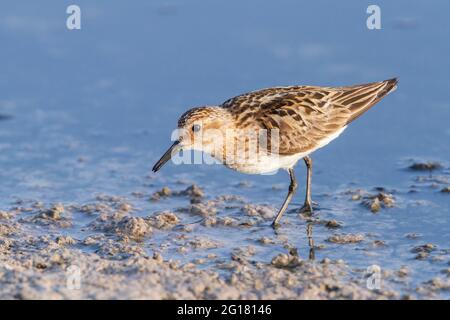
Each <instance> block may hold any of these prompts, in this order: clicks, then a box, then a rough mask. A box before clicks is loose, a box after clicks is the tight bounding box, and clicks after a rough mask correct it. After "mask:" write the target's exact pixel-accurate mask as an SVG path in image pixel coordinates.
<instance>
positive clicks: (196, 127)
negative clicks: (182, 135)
mask: <svg viewBox="0 0 450 320" xmlns="http://www.w3.org/2000/svg"><path fill="white" fill-rule="evenodd" d="M200 129H201V127H200V125H199V124H194V125H193V126H192V131H194V132H199V131H200Z"/></svg>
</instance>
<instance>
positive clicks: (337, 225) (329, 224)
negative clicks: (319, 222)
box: [325, 220, 342, 229]
mask: <svg viewBox="0 0 450 320" xmlns="http://www.w3.org/2000/svg"><path fill="white" fill-rule="evenodd" d="M341 226H342V224H341V223H339V222H337V221H336V220H329V221H327V223H326V224H325V227H327V228H330V229H335V228H340V227H341Z"/></svg>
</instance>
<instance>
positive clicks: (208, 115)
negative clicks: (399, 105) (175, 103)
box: [153, 79, 397, 226]
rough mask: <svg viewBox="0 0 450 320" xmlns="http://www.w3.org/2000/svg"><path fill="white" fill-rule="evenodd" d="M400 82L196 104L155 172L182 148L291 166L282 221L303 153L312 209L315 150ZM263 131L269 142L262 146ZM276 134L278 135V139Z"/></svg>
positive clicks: (258, 167) (254, 167)
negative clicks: (215, 104)
mask: <svg viewBox="0 0 450 320" xmlns="http://www.w3.org/2000/svg"><path fill="white" fill-rule="evenodd" d="M396 87H397V79H390V80H386V81H381V82H373V83H368V84H361V85H355V86H347V87H316V86H291V87H274V88H268V89H263V90H259V91H254V92H249V93H246V94H242V95H239V96H237V97H234V98H231V99H229V100H227V101H225V102H224V103H223V104H221V105H220V106H204V107H198V108H193V109H190V110H188V111H187V112H185V113H184V114H183V115H182V116H181V117H180V119H179V120H178V128H179V129H182V130H180V131H181V133H180V135H179V136H178V140H177V141H175V143H174V144H173V145H172V147H171V148H169V150H168V151H167V152H166V153H165V154H164V155H163V156H162V157H161V159H160V160H159V161H158V162H157V163H156V164H155V166H154V167H153V171H155V172H156V171H158V170H159V169H160V168H161V167H162V165H163V164H164V163H165V162H167V161H168V159H170V157H171V156H172V152H177V151H178V150H180V149H195V150H200V151H203V152H205V153H208V154H210V155H212V156H213V157H214V158H215V159H217V160H219V161H220V162H222V163H223V164H224V165H225V166H227V167H229V168H231V169H234V170H237V171H240V172H244V173H251V174H258V173H270V172H273V171H276V170H278V169H280V168H282V169H286V170H288V172H289V175H290V179H291V181H290V185H289V193H288V195H287V197H286V199H285V201H284V203H283V205H282V207H281V209H280V210H279V212H278V214H277V216H276V217H275V219H274V221H273V224H272V225H273V226H276V225H277V224H278V222H279V220H280V218H281V216H282V215H283V213H284V211H285V210H286V208H287V206H288V204H289V202H290V201H291V198H292V196H293V194H294V193H295V191H296V189H297V182H296V179H295V174H294V170H293V167H294V166H295V164H296V163H297V161H298V160H300V159H302V158H303V160H304V161H305V164H306V167H307V169H308V170H307V180H306V181H307V182H306V197H305V204H304V205H303V207H302V208H301V209H300V211H301V212H310V213H312V201H311V188H310V186H311V175H312V159H311V158H310V157H309V154H310V153H312V152H314V151H315V150H317V149H318V148H321V147H323V146H325V145H326V144H327V143H329V142H330V141H332V140H333V139H335V138H336V137H338V136H339V134H340V133H342V131H343V130H344V129H345V128H346V127H347V125H348V124H349V123H351V122H352V121H354V120H355V119H356V118H358V117H359V116H361V115H362V114H363V113H364V112H366V111H367V110H368V109H370V108H371V107H372V106H373V105H375V104H376V103H377V102H378V101H380V100H381V99H382V98H383V97H384V96H386V95H387V94H389V93H390V92H392V91H393V90H394V89H395V88H396ZM262 133H264V136H265V138H266V142H267V144H263V145H262V146H261V144H260V137H261V134H262ZM275 135H276V137H277V139H274V140H275V142H272V139H271V138H272V137H274V136H275ZM242 141H243V142H244V143H243V144H242ZM271 143H272V144H273V145H275V144H276V146H275V147H274V146H273V145H271ZM250 145H251V146H254V145H257V149H253V148H252V149H250V147H249V146H250ZM230 154H231V155H232V156H233V157H229V155H230ZM236 159H237V160H238V161H236ZM230 160H232V161H230Z"/></svg>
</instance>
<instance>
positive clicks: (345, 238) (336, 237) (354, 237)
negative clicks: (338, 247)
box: [327, 234, 364, 244]
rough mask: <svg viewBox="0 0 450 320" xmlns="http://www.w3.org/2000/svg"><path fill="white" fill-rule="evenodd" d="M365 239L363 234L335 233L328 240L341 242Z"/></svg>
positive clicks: (346, 242) (354, 241) (356, 241)
mask: <svg viewBox="0 0 450 320" xmlns="http://www.w3.org/2000/svg"><path fill="white" fill-rule="evenodd" d="M363 240H364V236H363V235H362V234H334V235H332V236H331V237H329V238H328V239H327V241H329V242H332V243H339V244H348V243H358V242H361V241H363Z"/></svg>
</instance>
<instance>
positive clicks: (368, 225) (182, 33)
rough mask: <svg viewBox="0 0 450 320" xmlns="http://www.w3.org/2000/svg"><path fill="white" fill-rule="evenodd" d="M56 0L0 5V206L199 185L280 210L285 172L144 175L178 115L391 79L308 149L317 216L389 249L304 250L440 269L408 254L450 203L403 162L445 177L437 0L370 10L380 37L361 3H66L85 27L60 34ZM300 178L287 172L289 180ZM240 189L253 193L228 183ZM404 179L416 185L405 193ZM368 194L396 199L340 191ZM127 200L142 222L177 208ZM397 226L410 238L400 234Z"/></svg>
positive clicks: (319, 234)
mask: <svg viewBox="0 0 450 320" xmlns="http://www.w3.org/2000/svg"><path fill="white" fill-rule="evenodd" d="M69 4H72V2H71V1H39V2H37V1H35V2H31V1H26V2H25V1H3V2H2V3H1V4H0V66H1V72H0V115H1V116H8V117H10V118H9V119H2V117H0V168H2V170H1V171H0V210H7V209H8V208H10V207H11V206H12V205H13V203H14V202H15V201H16V200H17V199H36V200H40V201H43V202H45V203H53V202H63V203H75V202H77V203H84V202H89V201H91V200H92V199H93V196H94V195H95V194H101V193H107V194H114V195H121V196H129V195H130V193H131V192H134V191H141V192H146V193H151V192H153V191H155V190H157V189H160V188H161V187H162V186H163V185H169V186H175V185H176V182H177V181H179V180H187V181H189V182H193V183H194V182H195V183H197V184H199V185H200V186H202V187H203V188H204V189H205V190H206V193H207V195H208V197H211V198H213V197H215V196H217V195H220V194H227V193H232V194H238V195H242V196H244V197H245V199H246V200H247V201H249V202H254V203H269V204H271V205H273V206H274V207H278V206H279V205H280V204H281V202H282V199H283V198H284V195H285V192H286V191H285V190H284V189H285V188H287V183H288V178H287V175H286V173H285V172H280V173H278V174H277V175H272V176H246V175H242V174H239V173H236V172H233V171H231V170H228V169H226V168H222V167H220V166H206V165H205V166H192V165H185V166H175V165H167V166H166V167H164V168H163V170H162V171H161V173H158V174H157V175H154V174H151V173H150V169H151V167H152V165H153V164H154V162H155V161H156V160H157V159H158V158H159V156H160V155H161V154H162V152H163V151H165V149H166V148H167V147H168V146H169V143H170V134H171V132H172V130H173V129H174V128H175V126H176V120H177V118H178V116H179V115H180V114H181V113H182V112H184V111H185V110H187V109H188V108H190V107H193V106H196V105H205V104H212V105H213V104H220V103H221V102H223V101H224V100H226V99H228V98H230V97H232V96H235V95H237V94H240V93H243V92H246V91H250V90H255V89H259V88H264V87H270V86H279V85H294V84H311V85H327V86H332V85H348V84H356V83H365V82H371V81H378V80H383V79H388V78H391V77H393V76H398V77H399V79H400V84H399V88H398V90H397V91H396V92H395V93H393V94H392V95H390V96H389V97H387V98H386V99H385V100H383V101H382V102H381V103H379V104H378V105H377V106H376V107H374V108H373V109H372V110H370V111H369V112H368V113H367V114H365V115H364V116H363V117H361V118H359V119H358V121H356V122H355V123H353V124H352V125H351V126H350V127H349V128H348V129H347V130H346V131H345V133H343V134H342V135H341V136H340V138H339V139H338V140H336V141H334V142H333V143H332V144H330V145H329V146H327V147H326V148H324V149H322V150H319V151H317V152H316V153H315V154H314V156H313V159H314V170H315V171H314V177H313V193H314V195H315V197H314V198H315V199H316V200H317V201H318V202H319V204H320V210H319V214H320V216H321V218H324V219H331V218H332V219H336V220H339V221H341V222H343V224H344V228H343V229H342V230H341V231H342V232H353V233H357V232H360V233H368V232H372V233H375V234H377V235H378V238H379V239H382V240H384V241H386V243H387V244H388V246H387V247H386V248H384V249H377V250H375V252H372V254H370V255H367V254H365V252H366V251H365V250H358V249H361V247H362V248H364V247H365V245H348V246H343V245H329V244H327V247H326V248H325V249H323V250H320V251H318V252H317V254H316V255H317V258H323V257H330V258H334V259H339V258H342V259H344V260H345V261H347V262H348V263H349V264H350V265H351V266H354V267H358V268H365V267H366V266H368V265H370V264H373V263H376V264H379V265H381V266H382V267H383V268H397V267H399V266H401V265H408V266H410V268H412V269H413V274H414V276H413V278H414V279H413V281H414V282H421V281H426V280H428V279H430V278H431V277H433V276H436V275H438V274H439V271H440V270H442V269H443V268H445V266H446V264H447V262H448V261H449V260H450V259H449V258H450V257H449V256H448V255H447V256H445V259H444V261H442V262H433V261H431V260H430V259H427V260H425V261H417V260H414V259H413V258H414V254H412V253H411V252H410V250H411V248H412V247H413V246H414V245H419V244H423V243H427V242H431V243H434V244H436V245H437V246H438V248H439V249H448V248H450V232H449V224H450V217H449V215H450V197H449V196H448V195H447V194H443V193H440V192H439V190H440V188H441V187H442V188H443V187H445V186H446V185H445V184H440V185H438V186H437V188H434V189H433V188H431V187H430V185H431V183H416V181H415V179H416V178H417V176H427V175H428V173H427V172H425V173H417V172H411V171H408V170H405V168H406V167H407V166H408V165H409V164H410V162H409V159H413V160H416V161H417V160H424V161H427V160H433V161H440V162H442V163H443V164H444V169H443V170H441V171H440V172H438V173H436V174H437V175H441V176H443V177H444V179H447V181H448V179H449V171H448V167H449V161H450V143H449V141H450V127H449V120H450V100H449V92H450V82H449V81H448V75H449V74H450V63H449V59H448V57H449V56H450V41H449V40H450V28H449V26H448V17H447V16H448V12H449V10H450V3H449V2H448V1H433V3H432V4H430V3H429V2H426V1H395V2H394V1H377V4H378V5H379V6H380V7H381V17H382V29H381V30H368V29H367V27H366V18H367V17H368V15H367V14H366V8H367V6H368V5H369V4H371V3H369V2H367V1H345V2H342V3H339V4H331V3H330V2H329V1H314V2H311V1H309V2H299V1H294V0H292V1H276V2H275V1H272V2H268V1H267V2H261V1H256V0H252V1H245V2H237V1H236V2H230V1H214V2H211V1H199V0H197V1H189V3H187V2H184V1H133V2H132V3H129V2H125V1H121V2H119V1H116V2H112V1H96V2H95V3H94V2H93V1H76V4H78V5H79V6H80V7H81V10H82V29H81V30H72V31H70V30H68V29H67V28H66V25H65V23H66V18H67V14H66V13H65V11H66V7H67V6H68V5H69ZM446 168H447V169H446ZM304 170H305V169H304V167H303V163H301V164H299V165H298V167H297V174H298V178H299V180H300V181H303V179H304ZM243 180H245V181H248V182H249V183H250V184H251V187H250V188H236V184H237V183H239V182H240V181H243ZM413 184H415V185H418V188H417V190H418V192H417V193H408V191H409V189H410V186H411V185H413ZM273 185H276V186H279V187H280V189H279V190H278V189H277V190H275V191H273V190H272V186H273ZM301 186H302V185H301ZM374 187H384V188H386V189H388V190H395V191H396V192H397V194H396V196H397V198H398V199H397V200H398V206H397V207H396V208H392V209H389V210H383V211H381V212H380V213H379V214H377V215H374V214H372V213H370V211H368V210H367V209H365V208H363V207H361V206H359V205H358V204H356V203H353V202H350V201H348V197H347V198H346V197H344V196H338V195H337V194H338V193H339V192H341V191H344V190H346V189H348V188H363V189H367V190H372V189H373V188H374ZM303 192H304V189H303V188H300V190H299V194H298V195H297V197H296V198H295V199H294V203H293V206H291V207H292V208H295V207H296V206H300V205H301V201H302V199H303V194H302V193H303ZM327 193H331V194H334V195H335V199H337V200H336V201H334V200H333V201H332V200H330V199H329V198H328V197H326V196H324V195H325V194H327ZM417 200H420V201H422V200H425V201H427V203H428V205H416V204H415V203H416V201H417ZM177 201H178V200H177ZM139 205H140V208H141V209H142V212H143V214H144V212H146V214H148V213H149V212H155V211H158V210H161V209H174V208H176V207H177V206H179V205H180V204H179V203H177V202H175V200H174V202H170V201H166V202H160V203H150V202H145V201H142V203H139ZM285 218H286V220H287V221H289V222H290V224H289V226H287V227H286V228H285V229H282V230H281V231H280V232H282V233H283V232H285V233H286V234H287V235H288V236H289V238H290V241H291V242H292V243H294V244H295V245H296V246H298V247H299V248H300V252H303V251H305V250H307V241H306V236H305V234H304V229H305V228H304V222H303V221H302V220H299V219H298V218H297V217H296V215H287V216H286V217H285ZM204 229H205V230H204ZM204 229H201V228H200V230H198V231H199V233H200V234H207V235H208V236H209V237H212V238H214V237H215V238H217V239H222V240H223V239H224V238H226V237H225V235H224V233H225V232H226V231H224V230H221V229H220V228H219V229H216V228H213V229H206V228H204ZM252 230H253V234H254V233H256V234H257V235H259V233H260V234H262V235H264V234H268V232H270V231H268V230H266V229H265V228H262V229H252ZM251 232H252V231H251V230H250V231H249V233H244V234H241V233H239V232H234V233H233V237H234V238H233V240H229V246H226V247H225V248H221V249H220V250H217V251H218V252H219V255H220V254H222V255H224V256H227V255H229V252H231V250H232V248H234V247H236V246H237V245H239V243H243V242H245V239H246V238H248V236H249V234H252V233H251ZM410 232H417V233H420V234H421V235H422V236H421V238H420V239H419V240H414V241H412V240H408V239H406V238H405V237H404V235H405V234H407V233H410ZM314 235H315V242H316V244H320V243H325V239H326V238H327V237H328V236H329V235H330V231H329V230H327V229H326V228H324V227H317V228H316V230H314ZM227 237H229V235H228V234H227ZM261 250H262V251H263V249H261ZM280 251H282V249H281V248H280ZM270 254H271V253H270ZM260 259H262V260H264V259H269V253H267V255H265V254H261V256H260Z"/></svg>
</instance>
